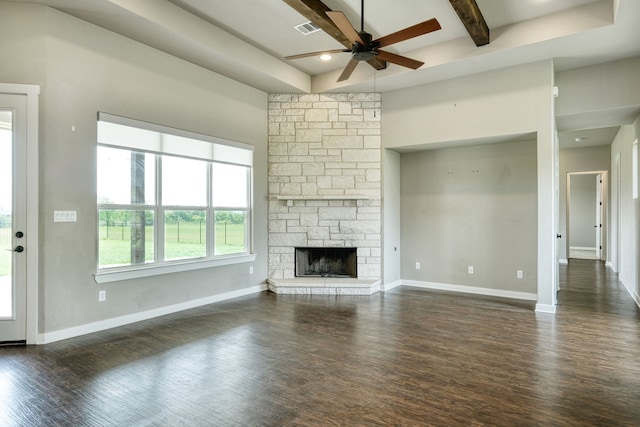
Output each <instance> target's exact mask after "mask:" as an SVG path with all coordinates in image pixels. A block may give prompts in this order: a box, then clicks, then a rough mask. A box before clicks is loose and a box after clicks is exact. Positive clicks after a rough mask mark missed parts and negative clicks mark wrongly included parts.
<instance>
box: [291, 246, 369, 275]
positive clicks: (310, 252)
mask: <svg viewBox="0 0 640 427" xmlns="http://www.w3.org/2000/svg"><path fill="white" fill-rule="evenodd" d="M295 256H296V263H295V267H296V272H295V276H296V277H334V278H345V277H358V262H357V259H358V257H357V249H356V248H295Z"/></svg>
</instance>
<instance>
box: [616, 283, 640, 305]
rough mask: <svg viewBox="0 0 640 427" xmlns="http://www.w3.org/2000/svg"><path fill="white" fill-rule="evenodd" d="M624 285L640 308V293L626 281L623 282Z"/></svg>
mask: <svg viewBox="0 0 640 427" xmlns="http://www.w3.org/2000/svg"><path fill="white" fill-rule="evenodd" d="M620 283H622V280H620ZM622 286H623V287H624V288H625V289H626V290H627V292H628V293H629V295H630V296H631V299H633V302H635V303H636V305H637V306H638V307H639V308H640V296H639V295H638V293H637V292H636V291H634V290H633V289H629V288H628V287H627V285H625V284H624V283H622Z"/></svg>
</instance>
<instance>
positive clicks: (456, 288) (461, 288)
mask: <svg viewBox="0 0 640 427" xmlns="http://www.w3.org/2000/svg"><path fill="white" fill-rule="evenodd" d="M401 282H402V284H403V285H407V286H416V287H418V288H426V289H438V290H441V291H452V292H462V293H467V294H479V295H488V296H493V297H502V298H515V299H522V300H527V301H537V300H538V295H537V294H533V293H529V292H518V291H505V290H502V289H491V288H478V287H474V286H466V285H451V284H447V283H434V282H421V281H418V280H402V281H401Z"/></svg>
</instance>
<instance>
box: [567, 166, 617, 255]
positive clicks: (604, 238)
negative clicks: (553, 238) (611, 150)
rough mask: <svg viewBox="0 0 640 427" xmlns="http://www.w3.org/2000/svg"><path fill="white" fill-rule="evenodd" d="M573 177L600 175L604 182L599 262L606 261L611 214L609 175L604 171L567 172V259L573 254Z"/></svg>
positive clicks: (601, 187) (601, 189) (602, 186)
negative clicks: (609, 214)
mask: <svg viewBox="0 0 640 427" xmlns="http://www.w3.org/2000/svg"><path fill="white" fill-rule="evenodd" d="M572 175H593V176H594V177H595V176H597V175H600V177H601V179H600V181H602V182H601V183H600V194H601V202H602V206H601V207H600V209H601V210H600V212H601V217H600V219H601V221H602V228H601V230H600V233H601V234H600V235H601V240H600V243H601V246H602V250H601V251H600V255H599V258H598V259H599V260H600V261H606V260H607V259H608V258H609V253H610V252H609V218H608V212H609V190H608V188H609V174H608V171H603V170H595V171H580V172H567V180H566V181H567V189H566V195H565V196H566V202H565V205H566V220H565V224H566V227H565V228H566V230H565V234H566V237H567V238H566V242H565V245H566V248H565V250H566V254H567V259H569V258H570V254H571V231H570V230H571V176H572Z"/></svg>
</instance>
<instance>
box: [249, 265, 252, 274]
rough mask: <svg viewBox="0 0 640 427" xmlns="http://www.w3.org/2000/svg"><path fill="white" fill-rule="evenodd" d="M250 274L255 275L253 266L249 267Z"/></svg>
mask: <svg viewBox="0 0 640 427" xmlns="http://www.w3.org/2000/svg"><path fill="white" fill-rule="evenodd" d="M249 274H253V266H251V267H249Z"/></svg>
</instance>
